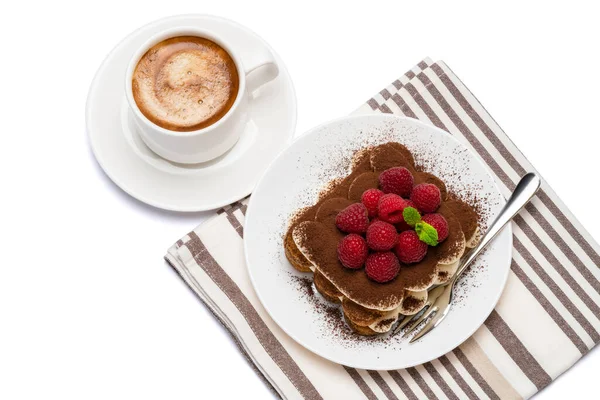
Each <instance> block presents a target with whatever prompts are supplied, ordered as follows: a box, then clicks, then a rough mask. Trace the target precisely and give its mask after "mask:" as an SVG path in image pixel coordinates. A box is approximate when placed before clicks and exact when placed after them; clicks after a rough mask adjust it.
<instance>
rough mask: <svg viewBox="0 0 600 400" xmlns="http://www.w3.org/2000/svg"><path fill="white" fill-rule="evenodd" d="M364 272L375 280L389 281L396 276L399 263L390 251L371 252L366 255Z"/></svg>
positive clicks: (380, 281) (398, 270)
mask: <svg viewBox="0 0 600 400" xmlns="http://www.w3.org/2000/svg"><path fill="white" fill-rule="evenodd" d="M365 272H366V273H367V276H368V277H369V278H370V279H372V280H374V281H375V282H379V283H385V282H389V281H391V280H392V279H394V278H395V277H396V276H398V272H400V263H399V262H398V259H397V258H396V256H395V255H394V253H392V252H391V251H386V252H385V253H372V254H370V255H369V257H367V262H366V267H365Z"/></svg>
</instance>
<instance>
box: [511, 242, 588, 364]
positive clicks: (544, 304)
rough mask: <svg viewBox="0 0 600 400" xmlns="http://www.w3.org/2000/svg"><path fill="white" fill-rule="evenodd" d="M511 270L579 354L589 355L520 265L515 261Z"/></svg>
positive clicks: (579, 339)
mask: <svg viewBox="0 0 600 400" xmlns="http://www.w3.org/2000/svg"><path fill="white" fill-rule="evenodd" d="M515 240H517V239H515ZM511 269H512V271H513V272H514V274H515V275H516V276H517V278H519V279H520V280H521V282H522V283H523V285H525V287H526V288H527V289H528V290H529V291H530V292H531V294H532V295H533V297H534V298H535V299H536V300H537V301H538V303H540V305H541V306H542V308H543V309H544V310H545V311H546V312H547V313H548V315H550V318H552V320H553V321H554V322H555V323H556V325H558V326H559V327H560V329H562V331H563V332H564V334H565V335H567V337H568V338H569V339H571V342H572V343H573V344H574V345H575V347H577V349H578V350H579V352H580V353H581V354H582V355H583V354H585V353H587V351H588V348H587V346H586V344H585V343H584V342H583V340H581V338H580V337H579V335H577V333H576V332H575V331H574V330H573V328H571V326H570V325H569V324H568V323H567V321H565V319H564V318H563V317H562V316H561V315H560V314H559V312H558V311H556V308H554V306H553V305H552V304H551V303H550V302H549V301H548V299H547V298H546V297H545V296H544V295H543V294H542V292H540V290H539V289H538V287H537V286H535V284H534V283H533V282H532V281H531V279H529V277H528V276H527V274H525V272H523V270H522V269H521V267H520V266H519V264H518V263H517V262H516V261H515V260H514V259H513V260H512V263H511ZM561 293H562V292H561ZM557 297H558V296H557ZM559 300H560V299H559ZM565 307H566V306H565ZM588 324H589V323H588ZM592 329H593V328H592ZM588 333H589V332H588ZM596 336H597V335H596Z"/></svg>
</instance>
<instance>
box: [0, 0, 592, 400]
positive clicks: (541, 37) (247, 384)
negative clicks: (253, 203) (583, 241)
mask: <svg viewBox="0 0 600 400" xmlns="http://www.w3.org/2000/svg"><path fill="white" fill-rule="evenodd" d="M451 3H452V4H451ZM551 3H552V2H549V1H545V2H539V3H535V2H522V1H520V2H516V3H514V4H511V3H510V2H507V1H503V2H497V3H496V6H492V5H484V4H483V2H472V3H464V2H441V3H439V4H436V2H435V1H431V0H430V1H411V2H401V1H397V0H396V1H389V2H376V1H371V2H365V1H361V2H357V3H356V4H355V5H354V4H353V3H352V2H348V1H345V2H340V3H334V2H332V1H325V0H321V1H315V2H313V1H299V2H294V3H291V2H285V1H248V0H246V1H220V0H215V1H201V0H195V1H179V0H168V1H165V0H163V1H154V0H144V1H124V0H121V1H110V0H103V1H96V2H86V1H77V2H73V3H67V2H62V1H43V2H42V1H39V2H35V1H34V2H31V1H29V2H16V1H15V2H11V3H10V4H9V3H8V2H3V3H2V5H1V6H0V7H1V9H0V33H1V37H2V44H1V46H0V117H1V119H0V130H1V136H2V140H3V144H2V145H1V146H0V163H1V168H0V171H1V172H0V173H1V174H2V175H1V178H2V179H1V182H2V194H1V197H0V198H1V200H0V201H1V204H2V207H1V211H0V213H1V215H0V234H1V239H2V240H1V242H0V243H1V244H2V247H1V248H2V254H3V260H2V263H1V264H0V398H2V399H46V398H60V399H108V398H119V399H134V398H135V399H142V398H143V399H151V398H153V399H167V398H169V399H199V398H206V399H212V398H222V399H237V398H270V397H271V396H272V395H271V394H270V392H269V391H268V390H267V388H266V387H265V385H264V384H263V383H262V382H261V381H260V379H258V378H257V376H256V375H255V373H254V372H253V370H252V369H251V368H250V367H249V366H248V364H247V362H246V361H245V359H244V358H243V357H242V356H241V355H240V353H239V352H238V350H237V348H236V347H235V345H234V344H233V342H232V341H231V339H230V338H229V336H228V334H227V333H226V332H225V330H224V329H223V328H221V326H220V325H219V324H218V323H217V322H216V321H215V319H214V318H213V317H212V316H211V315H210V313H209V312H208V311H207V310H206V309H205V308H204V307H203V306H202V305H201V304H200V303H199V302H198V301H197V300H196V299H195V298H194V296H193V295H192V294H191V292H190V291H189V290H188V289H187V287H186V286H184V284H183V283H182V282H181V281H180V279H179V278H178V277H177V276H176V274H175V273H174V272H173V271H172V270H171V269H170V268H169V267H168V266H167V265H166V264H165V263H164V262H163V261H162V257H163V255H164V253H165V250H166V249H167V247H168V246H169V245H171V244H172V243H173V242H174V241H175V240H177V239H178V238H179V237H180V236H182V235H183V234H184V233H186V232H187V231H189V230H190V229H192V228H193V227H194V226H195V225H197V224H198V223H199V222H201V221H202V219H203V218H205V216H206V215H207V214H202V213H200V214H186V215H183V214H176V213H171V212H164V211H160V210H157V209H153V208H151V207H148V206H145V205H143V204H141V203H139V202H138V201H136V200H133V199H131V198H129V197H128V196H127V195H125V194H124V193H122V192H121V191H120V190H119V189H118V188H116V187H115V186H114V185H113V184H112V183H111V182H110V181H109V180H108V179H107V178H106V176H105V175H104V174H103V173H102V171H101V170H100V169H99V167H98V165H97V164H96V162H95V161H94V159H93V156H92V154H91V152H90V149H89V147H88V143H87V137H86V134H85V124H84V106H85V100H86V95H87V91H88V88H89V84H90V82H91V80H92V78H93V76H94V73H95V72H96V69H97V68H98V66H99V65H100V63H101V62H102V60H103V59H104V57H105V56H106V54H107V53H108V52H109V51H110V50H111V49H112V48H113V47H114V46H115V45H116V44H117V43H118V42H119V41H120V40H121V39H122V38H123V37H124V36H126V35H127V34H129V33H130V32H131V31H133V30H134V29H136V28H137V27H139V26H141V25H144V24H146V23H148V22H150V21H152V20H155V19H158V18H161V17H164V16H168V15H172V14H182V13H210V14H216V15H220V16H224V17H227V18H231V19H234V20H237V21H239V22H241V23H242V24H245V25H247V26H248V27H250V28H251V29H253V30H254V31H256V32H257V33H258V34H260V35H261V36H263V37H264V38H265V39H266V40H267V41H268V42H270V43H271V45H272V46H273V47H274V48H275V50H276V51H278V53H279V54H280V55H281V57H282V58H283V60H284V61H285V62H286V63H287V66H288V68H289V71H290V74H291V75H292V77H293V79H294V83H295V86H296V90H297V97H298V133H302V132H303V131H305V130H307V129H309V128H311V127H312V126H314V125H316V124H319V123H321V122H324V121H326V120H328V119H331V118H335V117H338V116H342V115H345V114H347V113H349V112H351V111H352V110H354V109H355V108H356V107H357V106H358V105H360V104H361V103H363V102H364V101H365V100H366V99H368V98H369V97H370V96H371V95H372V94H374V93H375V92H377V91H379V90H380V89H381V88H383V87H384V86H386V85H387V84H389V83H390V82H391V81H392V80H394V79H395V78H397V77H398V76H399V75H400V74H402V73H404V72H405V71H406V70H407V69H408V68H410V67H412V65H413V64H415V63H416V62H418V61H419V60H420V59H421V58H423V57H424V56H431V57H432V58H436V59H443V60H444V61H446V62H447V63H448V64H449V66H450V67H451V68H452V69H453V70H454V71H455V72H456V74H457V75H458V76H459V77H460V78H461V79H463V81H464V82H465V84H466V85H467V86H468V87H469V88H470V89H471V90H472V91H473V92H474V93H475V94H476V95H477V96H478V98H479V99H480V101H481V102H482V103H483V104H484V105H485V106H486V107H487V108H488V110H489V111H490V112H491V114H492V115H493V116H494V117H495V118H496V119H497V120H498V122H499V123H500V125H501V126H502V127H503V128H504V129H505V131H506V132H507V133H508V134H509V135H510V136H511V138H512V139H513V140H514V141H515V142H516V144H517V145H518V146H519V147H520V148H521V150H522V151H523V152H524V153H525V154H526V155H527V156H528V157H529V159H530V161H531V162H532V163H533V164H534V165H536V167H537V168H538V169H539V170H540V171H541V173H542V174H543V175H544V177H545V178H546V179H547V180H548V181H549V182H550V184H551V185H552V186H553V187H554V189H555V190H556V191H557V192H558V193H559V195H560V196H561V197H562V198H563V200H564V201H565V202H566V203H567V205H568V206H570V207H571V210H572V211H573V212H574V213H575V214H576V215H577V216H578V217H579V218H580V219H581V220H582V222H583V224H584V225H585V226H586V227H587V228H588V229H589V230H590V231H591V233H592V235H593V236H595V237H596V238H600V216H599V214H598V213H597V211H595V209H597V204H598V202H597V200H596V197H597V196H598V194H599V190H598V186H597V178H596V174H597V173H598V168H597V165H598V154H597V153H598V148H599V147H598V139H597V135H598V134H600V129H599V128H598V118H597V117H598V115H599V108H600V101H599V100H598V95H599V93H600V74H599V73H598V71H599V66H600V53H598V51H597V48H598V38H599V37H600V24H599V23H598V21H597V17H598V12H597V11H595V10H593V9H592V8H590V6H591V5H593V4H594V3H595V2H592V1H589V2H580V3H578V2H577V1H570V2H566V3H564V4H554V3H552V4H551ZM486 4H490V3H486ZM599 369H600V353H598V351H592V352H591V354H589V355H588V356H586V357H585V358H584V359H583V360H582V361H581V362H580V363H579V364H577V366H576V367H574V368H573V369H572V370H570V371H569V372H568V373H567V374H565V375H564V376H563V377H561V378H560V379H559V380H558V381H557V382H555V383H553V384H552V385H551V386H550V387H549V388H547V389H546V390H544V391H543V392H542V393H541V394H540V395H539V396H538V397H537V398H539V399H543V400H550V399H564V398H565V397H567V396H568V397H578V396H577V394H579V395H580V396H581V397H584V398H585V397H588V396H586V395H585V394H586V393H588V392H590V393H596V392H597V380H598V379H597V371H598V370H599ZM592 397H596V395H595V396H592Z"/></svg>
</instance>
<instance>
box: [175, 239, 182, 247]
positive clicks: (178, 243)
mask: <svg viewBox="0 0 600 400" xmlns="http://www.w3.org/2000/svg"><path fill="white" fill-rule="evenodd" d="M175 245H176V246H177V248H179V247H181V246H183V240H181V239H179V240H178V241H177V242H176V243H175Z"/></svg>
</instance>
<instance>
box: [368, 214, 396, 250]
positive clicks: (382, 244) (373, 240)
mask: <svg viewBox="0 0 600 400" xmlns="http://www.w3.org/2000/svg"><path fill="white" fill-rule="evenodd" d="M397 241H398V232H396V228H394V225H392V224H388V223H387V222H383V221H377V222H374V223H372V224H371V225H369V228H368V229H367V245H368V246H369V248H370V249H371V250H375V251H388V250H391V249H392V248H393V247H394V246H395V245H396V242H397Z"/></svg>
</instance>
